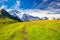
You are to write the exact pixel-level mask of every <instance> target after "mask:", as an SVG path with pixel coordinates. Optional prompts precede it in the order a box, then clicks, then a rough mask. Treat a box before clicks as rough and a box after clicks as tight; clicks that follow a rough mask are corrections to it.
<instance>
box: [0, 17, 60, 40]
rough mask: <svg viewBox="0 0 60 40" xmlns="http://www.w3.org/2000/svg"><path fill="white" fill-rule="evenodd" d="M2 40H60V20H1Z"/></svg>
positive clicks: (0, 36) (0, 38)
mask: <svg viewBox="0 0 60 40" xmlns="http://www.w3.org/2000/svg"><path fill="white" fill-rule="evenodd" d="M0 40H60V20H39V21H29V22H17V21H14V20H12V19H8V18H7V19H4V20H3V19H0Z"/></svg>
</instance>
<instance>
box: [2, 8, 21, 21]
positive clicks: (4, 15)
mask: <svg viewBox="0 0 60 40" xmlns="http://www.w3.org/2000/svg"><path fill="white" fill-rule="evenodd" d="M1 17H2V18H5V17H8V18H10V19H14V20H17V21H21V20H20V19H19V18H18V17H17V16H13V15H11V14H9V13H8V12H7V11H6V10H5V9H2V10H1Z"/></svg>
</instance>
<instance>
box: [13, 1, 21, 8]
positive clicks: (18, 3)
mask: <svg viewBox="0 0 60 40" xmlns="http://www.w3.org/2000/svg"><path fill="white" fill-rule="evenodd" d="M14 7H15V9H19V7H20V1H16V4H15V6H14Z"/></svg>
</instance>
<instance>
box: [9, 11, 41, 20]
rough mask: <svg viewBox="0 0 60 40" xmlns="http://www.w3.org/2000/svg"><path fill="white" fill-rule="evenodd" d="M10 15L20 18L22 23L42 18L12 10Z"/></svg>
mask: <svg viewBox="0 0 60 40" xmlns="http://www.w3.org/2000/svg"><path fill="white" fill-rule="evenodd" d="M9 14H10V15H12V16H16V17H18V18H19V19H20V20H22V21H29V20H40V18H39V17H38V16H33V15H29V14H27V13H24V12H20V11H17V10H10V11H9Z"/></svg>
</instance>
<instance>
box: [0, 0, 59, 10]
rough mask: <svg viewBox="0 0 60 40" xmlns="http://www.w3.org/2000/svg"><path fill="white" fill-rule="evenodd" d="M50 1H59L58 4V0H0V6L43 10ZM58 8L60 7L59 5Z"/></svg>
mask: <svg viewBox="0 0 60 40" xmlns="http://www.w3.org/2000/svg"><path fill="white" fill-rule="evenodd" d="M52 2H57V3H58V2H59V4H60V1H59V0H0V8H2V7H5V8H6V9H41V10H44V9H47V8H48V7H49V5H50V4H51V3H52ZM56 8H57V7H56ZM58 8H60V5H59V7H58Z"/></svg>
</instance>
